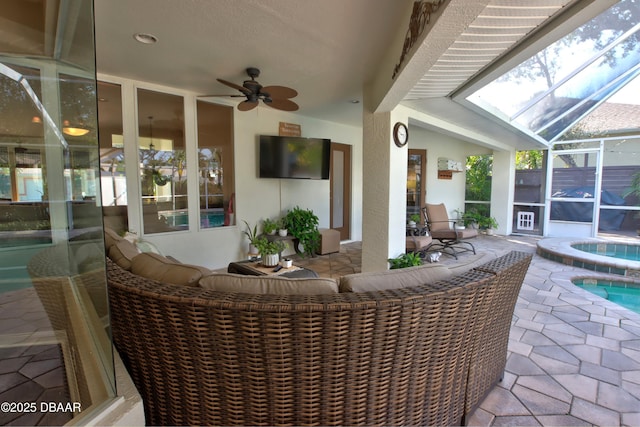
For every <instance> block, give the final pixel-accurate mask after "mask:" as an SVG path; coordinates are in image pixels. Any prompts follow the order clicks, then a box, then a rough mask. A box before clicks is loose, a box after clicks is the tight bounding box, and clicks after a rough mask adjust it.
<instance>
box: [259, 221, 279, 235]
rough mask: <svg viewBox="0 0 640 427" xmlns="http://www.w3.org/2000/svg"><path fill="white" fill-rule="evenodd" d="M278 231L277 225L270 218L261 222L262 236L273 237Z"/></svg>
mask: <svg viewBox="0 0 640 427" xmlns="http://www.w3.org/2000/svg"><path fill="white" fill-rule="evenodd" d="M277 230H278V223H277V222H276V221H274V220H272V219H271V218H265V219H263V220H262V231H263V232H264V234H269V235H274V234H276V231H277Z"/></svg>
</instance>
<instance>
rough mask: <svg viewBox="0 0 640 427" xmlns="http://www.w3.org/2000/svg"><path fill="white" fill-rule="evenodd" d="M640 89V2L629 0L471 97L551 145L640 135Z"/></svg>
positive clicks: (476, 103)
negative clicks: (572, 140) (605, 136)
mask: <svg viewBox="0 0 640 427" xmlns="http://www.w3.org/2000/svg"><path fill="white" fill-rule="evenodd" d="M638 93H640V0H622V1H620V2H619V3H617V4H615V5H614V6H612V7H610V8H609V9H608V10H606V11H605V12H603V13H601V14H600V15H598V16H596V17H595V18H593V19H592V20H590V21H589V22H587V23H585V24H584V25H582V26H580V27H578V28H577V29H575V30H574V31H573V32H571V33H569V34H568V35H566V36H564V37H563V38H561V39H559V40H557V41H556V42H554V43H552V44H550V45H549V46H547V47H546V48H544V49H542V50H540V51H538V52H537V53H536V54H535V55H533V56H531V57H530V58H528V59H527V60H525V61H523V62H522V63H520V64H519V65H518V66H516V67H515V68H513V69H511V70H510V71H508V72H506V73H504V74H502V75H501V76H499V77H498V78H496V79H495V80H493V81H492V82H491V83H489V84H487V85H486V86H484V87H483V88H481V89H480V90H477V91H476V92H474V93H472V94H471V95H470V96H468V97H467V98H466V100H467V101H470V102H472V103H473V104H475V105H477V106H478V107H480V108H482V109H484V110H485V111H487V112H489V113H490V114H492V115H494V116H496V117H497V118H499V119H501V120H503V121H505V122H506V123H508V124H510V125H511V126H514V127H516V128H518V129H520V130H521V131H523V132H525V133H526V134H528V135H531V136H532V137H534V138H535V139H537V140H539V141H540V142H543V143H545V144H547V145H549V144H551V143H553V142H554V141H558V140H563V139H576V138H585V137H589V136H596V135H597V136H601V135H611V134H615V133H620V132H627V133H635V134H637V133H638V131H640V119H639V115H638V112H640V105H638V104H640V97H638V95H637V94H638ZM606 115H608V116H609V117H610V118H611V120H601V123H600V124H599V125H598V128H597V129H594V126H593V121H594V120H596V118H600V119H601V118H602V117H604V116H606ZM590 120H591V122H592V123H591V124H589V121H590Z"/></svg>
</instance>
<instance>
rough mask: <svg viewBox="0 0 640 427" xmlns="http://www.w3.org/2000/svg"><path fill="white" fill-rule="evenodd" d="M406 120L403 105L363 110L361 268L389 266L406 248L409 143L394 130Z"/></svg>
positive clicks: (384, 267) (381, 268) (406, 115)
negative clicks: (396, 136)
mask: <svg viewBox="0 0 640 427" xmlns="http://www.w3.org/2000/svg"><path fill="white" fill-rule="evenodd" d="M407 121H408V114H407V112H406V111H405V109H404V108H402V107H398V108H396V109H395V110H394V111H392V112H381V113H372V112H370V111H367V110H366V108H365V111H363V147H362V156H363V159H362V160H363V162H362V163H363V171H362V174H363V184H362V187H363V194H362V205H363V213H362V271H381V270H386V269H387V268H388V265H387V259H388V258H393V257H396V256H398V255H400V254H402V253H404V251H405V233H406V228H405V223H406V192H407V158H408V145H405V146H404V147H398V146H396V144H395V143H394V141H393V135H392V133H393V127H394V124H395V123H396V122H402V123H404V124H405V125H407V126H408V122H407Z"/></svg>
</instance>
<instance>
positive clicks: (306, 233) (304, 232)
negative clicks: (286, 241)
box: [283, 206, 320, 256]
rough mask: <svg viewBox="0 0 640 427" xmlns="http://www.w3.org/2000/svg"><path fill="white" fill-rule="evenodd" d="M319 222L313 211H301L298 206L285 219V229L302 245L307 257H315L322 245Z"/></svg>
mask: <svg viewBox="0 0 640 427" xmlns="http://www.w3.org/2000/svg"><path fill="white" fill-rule="evenodd" d="M318 222H319V219H318V217H317V216H316V215H315V214H314V213H313V211H312V210H309V209H301V208H300V207H298V206H296V207H295V208H293V209H292V210H290V211H289V212H287V215H285V216H284V218H283V223H284V224H283V225H284V228H286V229H287V230H288V231H289V234H290V235H292V236H293V237H295V238H296V239H298V240H299V241H300V243H302V246H304V254H305V255H309V256H313V254H314V253H315V252H316V250H317V249H318V246H319V245H320V232H319V231H318Z"/></svg>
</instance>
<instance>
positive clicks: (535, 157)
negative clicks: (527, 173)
mask: <svg viewBox="0 0 640 427" xmlns="http://www.w3.org/2000/svg"><path fill="white" fill-rule="evenodd" d="M543 159H544V155H543V152H542V151H540V150H529V151H516V169H517V170H525V169H542V162H543Z"/></svg>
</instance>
